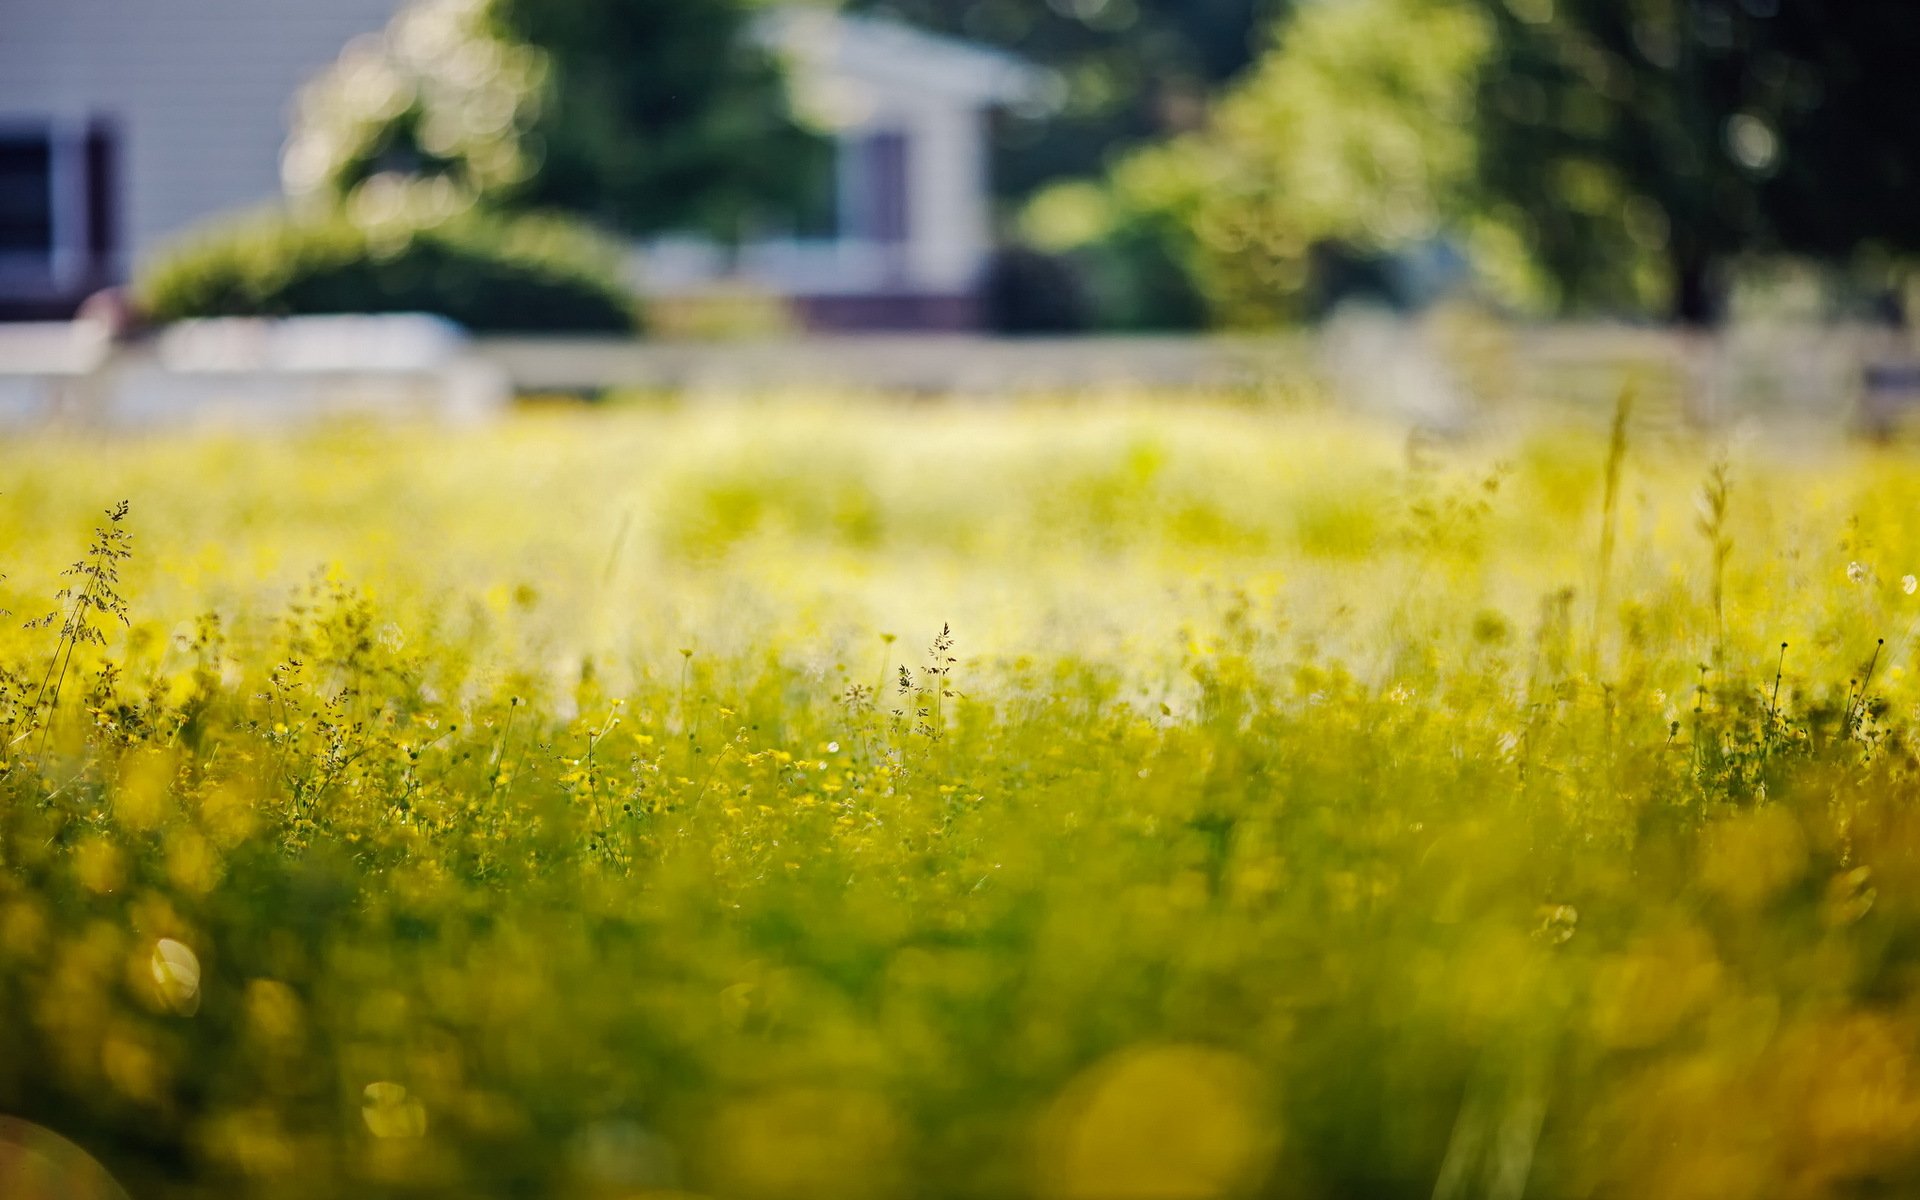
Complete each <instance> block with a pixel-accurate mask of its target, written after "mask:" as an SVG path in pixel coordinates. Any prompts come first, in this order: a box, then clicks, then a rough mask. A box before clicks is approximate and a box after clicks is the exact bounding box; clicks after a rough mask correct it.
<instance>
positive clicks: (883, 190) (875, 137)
mask: <svg viewBox="0 0 1920 1200" xmlns="http://www.w3.org/2000/svg"><path fill="white" fill-rule="evenodd" d="M910 149H911V148H910V146H909V144H908V141H907V135H906V134H904V133H896V132H882V133H869V134H866V135H864V136H862V137H860V138H858V139H856V140H854V141H853V142H852V143H851V144H850V145H849V146H848V147H847V152H848V153H847V162H846V164H845V169H846V170H847V173H848V176H849V178H846V179H844V180H843V181H842V184H841V187H842V192H841V195H842V199H843V202H844V203H845V205H846V209H847V212H846V218H845V228H846V232H847V233H849V234H851V235H852V236H853V237H855V238H858V239H860V240H862V241H869V242H878V243H880V244H881V245H883V246H898V245H900V244H902V243H904V242H906V241H908V240H909V236H910V234H911V232H912V230H911V206H910V204H909V194H908V178H909V172H908V166H909V161H910Z"/></svg>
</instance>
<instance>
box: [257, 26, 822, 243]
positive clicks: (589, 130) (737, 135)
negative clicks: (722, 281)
mask: <svg viewBox="0 0 1920 1200" xmlns="http://www.w3.org/2000/svg"><path fill="white" fill-rule="evenodd" d="M751 11H752V8H751V6H750V5H748V4H746V3H744V2H743V0H646V3H610V2H608V0H415V2H413V3H410V4H409V5H408V6H407V7H405V8H403V9H402V10H401V12H400V14H399V15H398V16H396V17H395V18H394V20H393V22H392V24H391V26H390V27H389V29H388V30H387V32H386V34H385V36H384V37H382V38H379V39H376V40H373V41H368V42H360V43H355V44H354V45H353V46H350V47H349V48H348V49H347V51H346V52H345V53H344V54H343V55H342V57H341V59H340V60H339V62H338V63H336V64H335V65H334V67H333V68H332V69H331V70H329V71H328V72H327V73H325V74H324V75H322V76H321V77H320V78H319V79H318V80H316V81H315V82H314V83H313V84H312V85H310V86H309V87H308V89H307V90H306V92H305V94H304V95H303V97H302V99H301V103H300V106H299V111H298V114H297V118H296V121H295V128H294V133H293V137H292V139H291V141H290V143H289V146H288V150H287V156H286V168H285V175H286V182H287V186H288V190H289V191H290V192H291V193H293V194H294V195H295V196H296V197H320V198H324V199H327V200H330V201H333V202H342V201H345V200H347V199H349V198H350V197H351V196H352V194H353V192H354V190H355V189H356V188H358V187H360V186H362V185H363V184H365V183H366V182H367V181H368V180H370V179H372V178H374V177H376V176H378V175H382V174H387V173H397V174H400V175H402V176H408V177H428V178H446V179H449V180H451V181H452V182H453V183H455V184H456V185H457V186H459V187H460V188H461V189H462V190H463V191H465V192H466V193H467V194H469V195H471V196H474V197H476V198H478V199H479V200H481V201H482V202H484V203H486V204H488V205H491V206H494V207H508V208H519V209H528V208H531V209H558V210H565V211H571V212H575V213H579V214H582V215H584V216H587V217H589V218H590V219H592V220H594V221H595V222H596V223H598V224H600V225H603V226H608V227H613V228H619V229H623V230H627V231H631V232H638V233H646V232H655V231H660V230H666V229H701V230H706V231H710V232H713V233H715V234H718V235H720V236H723V237H735V236H738V235H739V234H740V233H741V231H742V229H743V227H744V225H745V223H746V222H747V221H748V220H749V219H750V218H751V217H753V216H754V215H756V214H757V213H759V212H761V211H762V210H765V209H772V210H775V211H786V210H789V209H792V208H794V207H795V206H797V205H799V204H801V203H802V202H803V201H804V200H805V199H806V198H807V197H808V196H809V195H810V194H811V193H812V192H813V191H814V190H816V185H817V182H818V180H817V176H818V175H819V174H820V173H821V172H822V171H824V170H825V169H826V167H827V163H828V161H829V160H828V159H827V157H826V155H825V150H824V144H823V143H822V142H820V140H819V139H817V138H816V137H815V136H814V135H811V134H809V133H806V132H805V131H803V130H801V129H800V128H799V127H798V126H797V125H795V124H794V122H793V121H792V120H791V119H790V118H789V115H788V111H787V101H786V94H785V88H784V85H783V83H782V81H781V78H780V74H779V71H778V69H777V64H776V63H775V61H774V60H773V58H772V57H771V56H770V54H768V53H767V52H766V51H764V50H761V49H759V48H758V47H756V46H755V45H754V44H753V43H752V42H751V41H750V40H749V39H748V38H747V36H746V29H747V20H748V17H749V15H750V13H751Z"/></svg>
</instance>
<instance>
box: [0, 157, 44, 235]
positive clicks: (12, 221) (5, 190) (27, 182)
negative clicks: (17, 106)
mask: <svg viewBox="0 0 1920 1200" xmlns="http://www.w3.org/2000/svg"><path fill="white" fill-rule="evenodd" d="M0 256H4V257H6V258H8V259H26V260H45V259H50V258H51V257H52V256H53V142H52V139H50V138H48V137H46V136H44V135H42V136H40V137H33V136H23V135H21V134H18V133H15V134H0Z"/></svg>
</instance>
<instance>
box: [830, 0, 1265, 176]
mask: <svg viewBox="0 0 1920 1200" xmlns="http://www.w3.org/2000/svg"><path fill="white" fill-rule="evenodd" d="M848 7H850V8H853V9H855V10H861V11H876V12H882V13H886V14H890V15H892V16H895V17H899V18H901V19H903V20H907V21H911V22H913V23H916V24H919V25H922V26H925V27H928V28H931V29H936V30H940V31H942V32H945V33H949V34H953V35H956V36H959V37H966V38H975V39H980V40H983V41H986V42H988V43H991V44H994V45H999V46H1003V47H1005V48H1006V49H1008V50H1011V51H1013V52H1014V53H1016V54H1020V55H1022V56H1024V57H1027V58H1029V59H1031V60H1032V61H1034V62H1037V63H1039V64H1041V65H1043V66H1047V67H1050V68H1052V69H1053V70H1055V71H1056V72H1058V73H1059V76H1060V79H1061V82H1062V84H1063V87H1064V92H1063V95H1062V97H1061V104H1060V106H1059V108H1058V110H1057V111H1052V112H1048V113H1046V114H1045V115H1043V116H1035V117H1021V116H1020V115H1018V114H1016V115H1015V116H1014V117H1013V118H1012V119H1010V120H1008V121H1005V122H1003V123H1002V124H1001V126H1000V127H999V130H998V137H997V151H998V153H997V156H996V157H997V162H996V164H995V165H996V170H995V184H996V186H997V187H998V188H999V189H1000V190H1001V191H1002V193H1003V194H1006V195H1009V196H1016V197H1025V196H1028V195H1030V194H1031V193H1032V192H1033V191H1034V190H1035V189H1036V188H1038V187H1040V186H1041V185H1043V184H1046V183H1050V182H1054V181H1058V180H1060V179H1062V178H1072V177H1087V176H1093V175H1096V174H1098V173H1099V172H1100V171H1102V170H1103V169H1104V168H1105V166H1106V165H1107V162H1108V161H1109V159H1110V158H1111V157H1112V156H1113V155H1114V154H1115V153H1116V152H1118V151H1120V150H1123V149H1126V148H1130V147H1132V146H1134V145H1137V144H1139V143H1141V142H1144V141H1148V140H1151V139H1154V138H1160V137H1166V136H1170V135H1173V134H1177V133H1179V132H1182V131H1183V130H1186V129H1190V128H1192V127H1193V126H1194V124H1195V123H1196V122H1198V121H1199V120H1200V119H1201V118H1202V116H1203V114H1204V112H1205V109H1206V105H1207V101H1208V97H1209V96H1211V95H1212V93H1213V92H1214V91H1215V89H1217V88H1218V87H1219V86H1220V85H1221V84H1222V83H1224V82H1225V81H1227V80H1229V79H1231V78H1233V77H1234V76H1236V75H1238V74H1239V73H1240V72H1241V71H1243V70H1245V69H1246V67H1247V66H1248V65H1249V64H1250V63H1251V62H1252V61H1253V58H1254V56H1255V52H1256V50H1257V49H1258V47H1259V46H1260V45H1261V43H1262V41H1263V38H1264V36H1265V33H1264V31H1265V30H1266V28H1267V27H1268V26H1269V25H1271V24H1273V23H1274V22H1277V21H1279V20H1281V19H1283V18H1284V16H1285V14H1286V12H1287V11H1289V9H1290V8H1291V7H1292V5H1291V3H1289V2H1288V0H1075V2H1073V3H1066V2H1064V0H1063V2H1061V3H1055V4H1042V3H1034V2H1032V0H852V2H851V3H850V4H849V5H848Z"/></svg>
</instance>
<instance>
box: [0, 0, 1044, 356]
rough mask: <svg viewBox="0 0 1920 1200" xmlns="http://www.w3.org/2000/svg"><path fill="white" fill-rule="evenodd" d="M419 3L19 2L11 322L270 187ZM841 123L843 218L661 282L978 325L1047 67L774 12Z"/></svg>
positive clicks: (10, 129) (52, 308)
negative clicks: (329, 86)
mask: <svg viewBox="0 0 1920 1200" xmlns="http://www.w3.org/2000/svg"><path fill="white" fill-rule="evenodd" d="M399 4H400V0H0V317H21V316H58V315H64V314H66V313H69V312H71V311H72V310H73V309H74V307H75V306H76V305H77V304H78V303H79V301H80V300H81V299H82V298H84V297H85V296H86V295H87V294H89V293H90V292H92V291H93V290H95V289H97V288H99V287H102V286H105V285H107V284H110V283H114V282H118V281H121V280H124V279H125V278H126V277H127V275H128V273H129V271H130V269H131V268H132V266H133V264H135V263H136V262H138V261H139V260H140V259H141V258H142V257H143V256H145V255H147V254H149V253H151V252H152V251H153V250H154V248H155V247H156V246H158V245H160V244H162V243H164V242H165V241H166V240H167V239H168V238H169V237H171V236H172V235H175V234H177V233H179V232H180V231H182V230H183V229H186V228H187V227H189V226H192V225H195V224H198V223H200V222H202V221H205V220H206V219H208V218H210V217H212V216H214V215H216V214H218V213H221V212H227V211H231V210H235V209H241V208H246V207H249V206H254V205H259V204H262V203H266V202H270V201H272V200H273V199H275V198H276V197H277V196H278V195H279V192H280V165H281V149H282V146H283V144H284V143H285V141H286V137H287V132H288V121H289V118H290V115H291V109H292V105H293V100H294V97H295V94H296V93H297V91H298V90H299V88H300V86H301V85H302V84H303V83H304V82H305V81H306V80H307V79H309V78H310V77H311V76H313V75H314V74H315V73H316V72H318V71H320V70H321V69H323V68H325V67H326V66H328V65H329V64H330V63H332V62H333V61H334V59H335V58H336V57H337V56H338V55H339V53H340V51H341V49H342V47H344V46H345V45H346V44H347V42H348V41H350V40H351V39H353V38H355V37H357V36H362V35H367V34H377V33H378V32H379V31H380V30H382V29H383V28H384V27H385V26H386V24H387V22H388V20H389V19H390V18H391V17H392V16H393V14H394V12H395V11H396V10H397V9H398V7H399ZM762 36H764V37H766V38H767V39H769V41H770V43H771V44H772V45H774V46H775V47H777V48H778V49H779V50H780V51H781V52H782V53H784V54H785V55H786V56H787V57H788V58H789V60H790V62H791V66H792V77H793V80H794V86H795V88H796V91H797V94H796V101H797V102H798V103H799V105H800V106H802V108H803V109H804V110H805V111H806V112H807V113H809V114H810V115H812V116H813V117H814V118H815V119H816V120H818V121H820V122H822V123H823V124H824V125H826V126H827V127H829V128H831V129H832V130H834V131H835V133H836V136H837V139H838V146H839V151H838V159H839V169H838V184H839V187H838V193H839V195H838V200H837V205H836V208H837V219H836V224H837V228H836V229H835V230H834V231H833V232H832V234H831V235H830V236H823V237H818V238H814V239H809V240H803V239H797V238H790V237H788V238H779V239H774V240H767V241H761V242H755V243H752V244H749V245H747V246H744V247H739V248H736V249H734V250H733V251H731V252H724V253H723V252H722V251H721V250H719V249H718V248H716V247H713V246H709V245H702V244H700V243H698V242H691V241H685V240H679V241H675V240H667V241H662V242H659V243H655V244H653V245H650V246H648V247H645V248H644V249H643V251H642V252H641V254H640V256H639V257H640V259H641V261H642V263H643V264H644V266H643V271H642V273H641V274H642V278H644V279H646V280H647V281H648V282H647V284H646V286H647V287H648V288H649V289H651V290H653V291H656V292H659V293H661V294H665V295H685V294H689V293H694V292H698V291H700V290H703V289H708V288H712V287H714V286H716V285H723V284H724V285H729V286H740V285H744V286H749V287H754V288H760V289H764V290H766V291H768V292H771V293H773V294H777V295H780V296H785V297H788V298H791V299H792V300H793V301H795V302H796V305H797V306H798V307H799V309H800V310H801V311H802V312H803V313H804V314H805V315H806V316H807V318H808V319H809V320H810V321H812V322H815V323H817V324H820V325H825V326H834V327H855V328H857V327H874V326H886V325H908V326H928V325H936V326H937V325H961V324H965V323H967V322H968V321H969V320H970V319H971V316H972V308H973V304H972V297H973V295H974V291H975V288H976V285H977V284H978V282H979V279H980V275H981V272H982V270H983V268H984V265H985V262H986V259H987V256H988V254H989V253H990V250H991V228H990V199H989V189H988V179H987V120H988V115H989V111H990V110H991V109H992V108H993V107H994V106H997V105H1008V104H1033V103H1037V102H1040V101H1041V100H1042V99H1043V98H1044V95H1045V91H1046V84H1047V80H1046V78H1045V76H1044V75H1043V74H1041V73H1039V72H1036V71H1035V70H1033V69H1032V68H1029V67H1026V66H1024V65H1023V64H1021V63H1020V62H1018V61H1017V60H1015V59H1013V58H1011V57H1009V56H1006V55H1003V54H1000V53H996V52H993V51H989V50H986V49H983V48H980V47H976V46H973V45H970V44H967V43H963V42H958V41H953V40H950V39H945V38H938V37H934V36H931V35H929V34H926V33H922V32H919V31H915V30H911V29H908V28H905V27H903V26H900V25H897V24H892V23H887V22H882V21H877V20H866V19H854V18H846V17H840V16H837V15H834V14H831V13H823V12H810V11H809V12H802V11H795V12H792V13H788V14H783V15H780V16H777V17H775V18H773V19H771V20H769V21H768V22H767V23H766V24H765V25H764V26H763V27H762Z"/></svg>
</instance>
